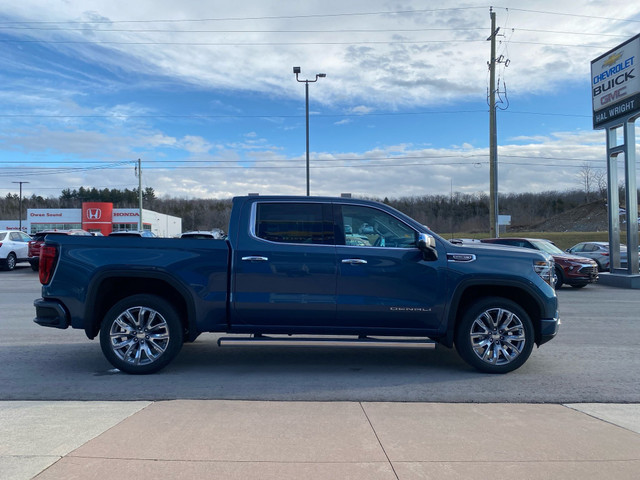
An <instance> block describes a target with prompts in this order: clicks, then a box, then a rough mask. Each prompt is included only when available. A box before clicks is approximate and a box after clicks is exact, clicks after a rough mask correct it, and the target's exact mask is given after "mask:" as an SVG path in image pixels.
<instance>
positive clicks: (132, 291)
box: [84, 271, 197, 340]
mask: <svg viewBox="0 0 640 480" xmlns="http://www.w3.org/2000/svg"><path fill="white" fill-rule="evenodd" d="M87 292H88V293H87V298H86V303H85V305H86V306H85V316H84V318H85V319H86V320H85V333H86V335H87V337H89V338H90V339H93V338H95V337H96V336H97V335H98V333H99V332H100V324H101V322H102V319H103V318H104V316H105V314H106V313H107V311H108V310H109V309H110V308H111V307H112V306H113V305H114V304H115V303H117V302H119V301H120V300H122V299H123V298H126V297H130V296H132V295H137V294H150V295H156V296H158V297H161V298H163V299H164V300H166V301H168V302H169V303H171V304H172V305H173V307H174V308H175V309H176V311H177V313H178V315H179V317H180V321H181V323H182V326H183V328H184V337H185V340H193V339H195V337H196V336H197V332H196V329H195V323H194V322H195V318H196V314H195V311H196V308H195V305H194V302H193V300H192V298H191V296H190V295H189V293H188V289H187V288H186V287H185V286H183V285H182V284H181V283H180V282H179V281H178V280H177V279H175V278H174V277H172V276H171V275H169V274H165V273H162V272H154V273H152V274H150V273H148V272H139V273H138V272H130V271H127V272H124V271H123V272H109V273H105V274H103V275H97V276H95V277H94V279H93V280H92V281H91V283H90V285H89V288H88V289H87Z"/></svg>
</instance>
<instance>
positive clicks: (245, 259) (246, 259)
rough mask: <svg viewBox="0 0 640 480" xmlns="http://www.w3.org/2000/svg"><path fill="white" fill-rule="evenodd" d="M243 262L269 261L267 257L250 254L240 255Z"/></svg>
mask: <svg viewBox="0 0 640 480" xmlns="http://www.w3.org/2000/svg"><path fill="white" fill-rule="evenodd" d="M242 261H243V262H267V261H269V258H268V257H259V256H257V255H252V256H249V257H242Z"/></svg>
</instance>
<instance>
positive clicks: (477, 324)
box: [456, 298, 534, 373]
mask: <svg viewBox="0 0 640 480" xmlns="http://www.w3.org/2000/svg"><path fill="white" fill-rule="evenodd" d="M533 343H534V332H533V326H532V323H531V320H530V319H529V316H528V315H527V313H526V312H525V311H524V310H523V309H522V308H521V307H520V306H519V305H517V304H516V303H514V302H512V301H510V300H507V299H503V298H489V299H485V300H481V301H479V302H477V303H475V304H474V305H473V306H472V307H471V308H469V309H468V310H467V312H466V313H465V315H464V316H463V318H462V320H461V322H460V324H459V325H458V329H457V332H456V348H457V350H458V352H459V353H460V356H461V357H462V358H463V359H464V360H465V361H466V362H467V363H469V364H470V365H472V366H474V367H475V368H477V369H478V370H481V371H483V372H488V373H507V372H510V371H512V370H515V369H516V368H519V367H520V366H522V364H523V363H524V362H525V361H526V360H527V359H528V358H529V355H530V354H531V350H532V349H533Z"/></svg>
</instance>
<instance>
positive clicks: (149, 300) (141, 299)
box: [100, 294, 184, 374]
mask: <svg viewBox="0 0 640 480" xmlns="http://www.w3.org/2000/svg"><path fill="white" fill-rule="evenodd" d="M183 337H184V330H183V327H182V324H181V322H180V317H179V316H178V313H177V312H176V310H175V308H174V307H173V306H172V305H171V304H170V303H169V302H167V301H166V300H164V299H162V298H160V297H158V296H155V295H147V294H140V295H133V296H131V297H127V298H125V299H123V300H120V301H119V302H118V303H116V304H115V305H114V306H113V307H112V308H111V309H110V310H109V311H108V312H107V314H106V315H105V317H104V320H103V321H102V325H101V326H100V346H101V347H102V352H103V353H104V356H105V357H106V358H107V360H109V363H111V365H113V366H114V367H116V368H117V369H119V370H121V371H123V372H126V373H132V374H148V373H155V372H157V371H159V370H161V369H162V368H164V367H165V366H167V365H168V364H169V363H170V362H171V361H172V360H173V359H174V358H175V357H176V355H178V353H179V352H180V349H181V348H182V343H183Z"/></svg>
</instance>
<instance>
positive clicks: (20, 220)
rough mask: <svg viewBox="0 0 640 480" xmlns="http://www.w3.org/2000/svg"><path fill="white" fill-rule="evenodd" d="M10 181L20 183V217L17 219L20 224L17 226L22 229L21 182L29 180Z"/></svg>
mask: <svg viewBox="0 0 640 480" xmlns="http://www.w3.org/2000/svg"><path fill="white" fill-rule="evenodd" d="M11 183H19V184H20V213H19V216H20V218H19V219H18V222H19V225H20V226H19V227H18V228H19V229H20V231H22V184H23V183H30V182H11Z"/></svg>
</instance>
